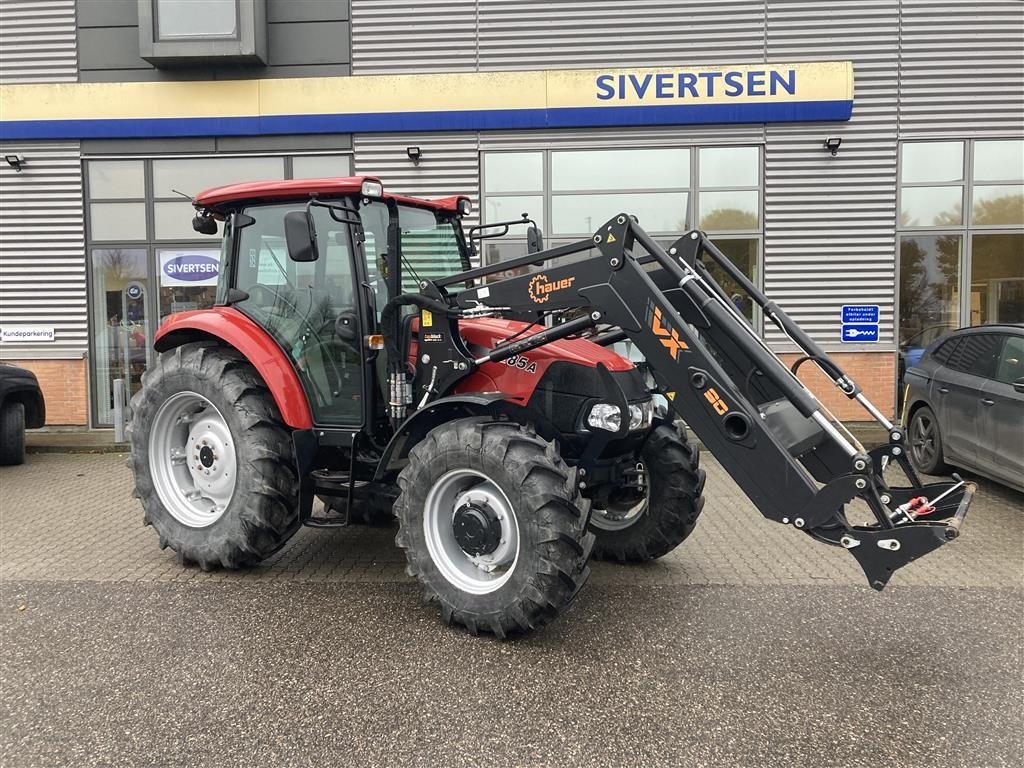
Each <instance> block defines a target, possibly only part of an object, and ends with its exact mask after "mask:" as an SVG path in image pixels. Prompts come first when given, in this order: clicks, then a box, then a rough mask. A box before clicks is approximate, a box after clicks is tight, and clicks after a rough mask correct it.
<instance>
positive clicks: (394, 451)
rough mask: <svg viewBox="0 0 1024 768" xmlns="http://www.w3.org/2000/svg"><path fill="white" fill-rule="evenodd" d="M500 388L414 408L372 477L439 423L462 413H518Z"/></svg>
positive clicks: (382, 476) (382, 477)
mask: <svg viewBox="0 0 1024 768" xmlns="http://www.w3.org/2000/svg"><path fill="white" fill-rule="evenodd" d="M509 397H510V395H508V394H505V393H503V392H474V393H472V394H465V395H452V396H450V397H442V398H440V399H438V400H435V401H434V402H432V403H430V404H429V405H426V406H424V407H423V408H421V409H420V410H418V411H416V413H414V414H413V415H412V416H410V417H409V418H407V419H406V420H405V421H404V422H402V424H401V426H400V427H399V428H398V429H397V430H395V434H394V436H392V438H391V440H390V441H389V442H388V445H387V448H385V449H384V453H383V455H382V456H381V459H380V461H379V462H378V464H377V472H376V473H375V474H374V478H373V479H374V480H375V481H383V480H385V479H386V477H387V476H388V474H389V473H390V471H391V470H392V469H393V468H394V466H395V465H398V464H399V463H400V462H402V461H403V460H404V459H405V458H406V457H407V456H408V455H409V451H411V450H412V449H413V448H414V447H415V445H416V444H417V443H418V442H419V441H420V440H422V439H423V438H424V437H426V435H427V433H428V432H429V431H430V430H432V429H433V428H434V427H436V426H438V425H439V424H444V423H445V422H447V421H451V420H452V419H461V418H465V417H466V416H484V415H487V416H489V415H495V416H497V415H499V414H513V413H521V412H523V411H524V409H523V408H521V407H519V406H516V405H514V404H513V403H510V402H509V401H508V398H509Z"/></svg>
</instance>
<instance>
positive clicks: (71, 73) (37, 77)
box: [0, 0, 78, 83]
mask: <svg viewBox="0 0 1024 768" xmlns="http://www.w3.org/2000/svg"><path fill="white" fill-rule="evenodd" d="M76 80H78V53H77V50H76V38H75V0H3V1H2V2H0V83H73V82H75V81H76Z"/></svg>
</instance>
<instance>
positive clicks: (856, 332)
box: [842, 323, 878, 344]
mask: <svg viewBox="0 0 1024 768" xmlns="http://www.w3.org/2000/svg"><path fill="white" fill-rule="evenodd" d="M842 340H843V341H844V342H846V343H851V344H865V343H871V342H874V341H878V324H877V323H843V339H842Z"/></svg>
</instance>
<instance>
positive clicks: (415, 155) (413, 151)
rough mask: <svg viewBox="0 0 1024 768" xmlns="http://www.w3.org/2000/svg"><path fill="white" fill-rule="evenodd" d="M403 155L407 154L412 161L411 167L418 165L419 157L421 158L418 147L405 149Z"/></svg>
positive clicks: (421, 154)
mask: <svg viewBox="0 0 1024 768" xmlns="http://www.w3.org/2000/svg"><path fill="white" fill-rule="evenodd" d="M405 154H407V155H408V156H409V159H410V160H412V164H413V165H419V164H420V157H422V156H423V153H422V152H420V148H419V147H406V148H405Z"/></svg>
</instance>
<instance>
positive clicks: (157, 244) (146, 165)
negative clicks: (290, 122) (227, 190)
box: [81, 150, 354, 427]
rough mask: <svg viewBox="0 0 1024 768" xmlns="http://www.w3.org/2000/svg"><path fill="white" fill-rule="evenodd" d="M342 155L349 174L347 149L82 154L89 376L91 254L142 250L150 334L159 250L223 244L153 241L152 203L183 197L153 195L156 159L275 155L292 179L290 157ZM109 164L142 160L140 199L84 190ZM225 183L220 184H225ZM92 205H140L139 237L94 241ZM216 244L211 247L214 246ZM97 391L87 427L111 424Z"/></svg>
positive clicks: (156, 304)
mask: <svg viewBox="0 0 1024 768" xmlns="http://www.w3.org/2000/svg"><path fill="white" fill-rule="evenodd" d="M300 156H301V157H309V156H316V157H345V158H347V159H348V167H349V172H350V173H351V172H352V171H353V166H354V153H353V152H352V150H343V151H333V152H332V151H314V152H273V153H269V152H239V153H227V152H224V153H216V154H202V155H198V154H182V155H167V154H165V155H154V154H146V155H113V154H112V155H102V154H97V155H86V156H84V157H82V160H81V163H82V190H83V196H82V210H83V217H84V224H85V252H86V260H87V267H86V301H87V304H88V314H89V318H90V320H89V326H90V331H89V334H88V337H89V339H88V342H89V345H88V348H89V358H90V363H89V376H90V377H91V378H92V380H94V381H96V380H98V371H97V368H96V366H97V364H98V360H97V355H96V340H95V338H94V334H95V329H94V328H93V323H92V317H93V309H94V307H93V304H94V301H96V300H97V296H96V287H95V285H94V283H95V276H94V275H93V268H92V252H93V251H94V250H97V249H102V250H113V249H116V248H122V249H141V250H144V251H145V252H146V266H147V269H148V274H147V276H146V278H145V279H146V281H147V286H148V285H150V283H151V282H152V281H155V282H156V285H155V288H156V290H153V291H151V290H148V288H147V291H146V294H147V296H146V312H147V318H152V322H153V329H152V330H153V331H154V332H155V330H156V329H157V328H159V326H160V297H159V293H160V284H159V280H160V262H159V255H158V252H159V251H161V250H173V249H178V250H187V249H189V248H195V247H197V246H199V245H202V246H204V247H208V248H214V247H217V248H221V247H222V243H223V238H222V234H223V230H221V234H220V235H218V236H213V235H201V234H199V233H198V232H197V233H196V234H195V237H194V238H181V237H175V238H166V239H162V240H161V239H157V238H156V221H155V209H154V205H155V204H156V203H161V202H181V201H183V199H184V198H181V197H160V198H156V197H154V194H153V193H154V182H153V163H154V161H157V160H206V159H210V158H218V157H219V158H238V157H279V158H281V159H282V160H283V164H282V173H283V178H284V179H291V178H293V177H294V175H293V163H292V161H293V159H294V158H295V157H300ZM114 161H126V162H130V161H135V162H139V161H141V162H142V173H143V187H142V189H143V196H142V197H96V198H93V197H92V195H91V193H90V191H89V181H90V164H91V163H93V162H114ZM228 181H229V180H225V182H228ZM189 191H190V192H198V191H200V190H189ZM94 202H99V203H141V204H142V205H143V206H144V210H145V229H144V232H145V236H144V237H143V238H141V239H124V238H120V239H118V240H96V239H95V238H94V237H93V233H92V221H91V217H90V206H91V205H92V203H94ZM214 243H216V246H214ZM232 267H233V265H232V264H231V263H229V264H228V268H229V269H231V268H232ZM96 392H97V390H96V389H95V387H93V385H90V391H89V419H90V423H91V424H92V425H94V426H99V427H108V426H112V425H111V424H110V423H109V422H105V421H100V418H99V416H100V412H99V408H98V407H97V402H96V396H95V395H96Z"/></svg>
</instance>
